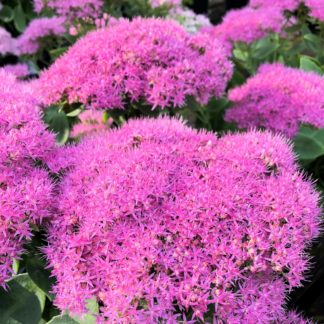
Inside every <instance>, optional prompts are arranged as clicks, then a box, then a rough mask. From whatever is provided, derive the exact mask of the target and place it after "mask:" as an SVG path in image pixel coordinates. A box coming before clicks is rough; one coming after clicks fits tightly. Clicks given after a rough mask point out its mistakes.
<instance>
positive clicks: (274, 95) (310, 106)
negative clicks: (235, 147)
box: [226, 64, 324, 137]
mask: <svg viewBox="0 0 324 324" xmlns="http://www.w3.org/2000/svg"><path fill="white" fill-rule="evenodd" d="M323 92H324V78H323V76H320V75H318V74H316V73H314V72H305V71H302V70H300V69H294V68H289V67H285V66H283V65H282V64H265V65H263V66H262V67H260V69H259V72H258V73H257V74H256V75H255V76H253V77H251V78H250V79H249V80H248V81H247V82H246V83H245V84H243V85H242V86H241V87H238V88H235V89H233V90H231V91H230V93H229V98H230V100H231V101H233V102H234V106H233V107H232V108H231V109H230V110H229V111H228V112H227V115H226V119H227V120H228V121H231V122H236V123H237V124H238V126H239V127H241V128H249V127H263V128H268V129H271V130H273V131H278V132H281V133H283V134H285V135H287V136H289V137H293V136H294V135H295V134H296V133H297V132H298V129H299V126H300V124H302V123H304V124H310V125H313V126H314V127H318V128H321V127H324V109H323V107H324V97H323Z"/></svg>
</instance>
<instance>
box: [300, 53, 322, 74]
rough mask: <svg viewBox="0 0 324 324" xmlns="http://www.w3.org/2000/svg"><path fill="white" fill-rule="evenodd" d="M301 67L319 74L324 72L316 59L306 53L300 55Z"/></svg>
mask: <svg viewBox="0 0 324 324" xmlns="http://www.w3.org/2000/svg"><path fill="white" fill-rule="evenodd" d="M299 67H300V68H301V69H303V70H304V71H312V72H316V73H319V74H322V73H323V71H322V69H321V67H320V66H319V65H318V64H317V63H316V62H315V60H314V59H313V58H311V57H309V56H306V55H302V56H301V57H300V63H299Z"/></svg>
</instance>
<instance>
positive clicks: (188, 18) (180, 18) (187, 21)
mask: <svg viewBox="0 0 324 324" xmlns="http://www.w3.org/2000/svg"><path fill="white" fill-rule="evenodd" d="M167 18H169V19H173V20H175V21H177V22H178V23H179V24H181V25H182V26H183V27H184V28H185V29H186V31H188V32H189V33H193V34H194V33H197V32H198V31H199V30H200V29H201V28H209V27H211V26H212V24H211V22H210V20H209V19H208V18H207V17H206V16H205V15H197V14H196V13H195V12H194V11H192V10H190V9H184V8H181V7H179V8H175V9H173V10H171V11H170V13H169V15H168V16H167Z"/></svg>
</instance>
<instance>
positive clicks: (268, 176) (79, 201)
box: [46, 118, 320, 323]
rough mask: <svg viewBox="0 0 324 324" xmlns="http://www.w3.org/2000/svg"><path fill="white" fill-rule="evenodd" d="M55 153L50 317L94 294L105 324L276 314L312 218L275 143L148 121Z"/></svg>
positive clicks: (306, 191)
mask: <svg viewBox="0 0 324 324" xmlns="http://www.w3.org/2000/svg"><path fill="white" fill-rule="evenodd" d="M67 150H68V152H64V153H63V155H64V156H66V157H68V163H67V165H69V166H70V167H69V168H68V170H67V171H66V172H67V173H66V177H65V179H64V180H63V182H62V183H61V190H60V193H59V195H58V197H57V201H58V215H57V217H56V218H55V219H54V220H53V222H52V225H51V228H50V230H49V246H48V247H47V248H46V253H47V257H48V259H49V262H50V265H51V266H52V267H53V274H54V275H55V276H56V278H57V284H56V285H55V287H54V292H55V293H56V300H55V303H56V305H57V306H58V307H59V308H60V309H62V310H66V309H68V310H70V311H71V312H76V313H82V312H84V311H85V300H87V299H92V298H95V299H96V300H97V302H99V304H100V305H101V315H100V317H101V320H102V319H104V320H106V321H108V322H111V323H113V322H125V323H126V322H127V323H129V322H135V323H147V322H150V323H153V322H159V321H163V320H170V321H171V322H172V320H176V319H177V320H191V319H197V318H200V319H203V315H204V314H205V313H207V311H208V309H210V310H211V309H214V310H215V311H214V314H215V315H214V316H215V317H214V319H215V320H216V319H217V320H218V321H224V322H226V323H245V322H246V321H247V320H248V321H250V320H251V319H255V321H257V322H258V323H269V322H272V321H273V322H275V321H277V320H278V319H280V318H283V315H284V308H283V305H284V300H285V293H286V290H287V289H289V288H292V287H296V286H298V285H300V282H301V280H302V279H303V272H304V270H305V269H307V265H308V257H307V255H306V254H304V249H305V247H306V246H307V244H308V243H309V242H310V241H311V240H312V239H313V238H314V237H316V236H317V234H318V231H319V228H318V226H319V213H320V211H319V208H318V195H317V193H315V191H314V189H313V186H312V183H310V182H309V181H307V180H305V179H304V177H303V176H302V175H301V174H300V173H299V172H298V168H297V166H296V165H295V162H294V155H293V153H292V151H291V148H290V146H289V145H287V143H286V141H285V140H284V139H283V138H281V137H279V136H274V135H271V134H270V133H260V132H250V133H247V134H237V135H227V136H224V137H223V138H222V139H217V138H216V137H215V136H214V135H213V134H211V133H206V132H197V131H195V130H193V129H191V128H188V127H186V126H184V125H183V123H181V122H180V121H178V120H172V119H165V118H164V119H163V118H160V119H157V120H145V119H144V120H132V121H130V122H129V123H128V124H126V125H124V126H123V127H122V128H121V129H119V130H111V131H107V132H105V133H101V134H100V136H99V135H98V136H91V137H87V138H85V139H84V140H83V142H82V143H81V144H80V145H79V146H76V147H68V148H67ZM253 322H254V321H252V322H251V323H253Z"/></svg>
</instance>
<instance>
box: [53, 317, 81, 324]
mask: <svg viewBox="0 0 324 324" xmlns="http://www.w3.org/2000/svg"><path fill="white" fill-rule="evenodd" d="M47 324H78V322H76V321H75V320H74V319H73V318H71V317H70V316H69V315H59V316H55V317H53V318H52V319H51V320H50V321H49V322H47Z"/></svg>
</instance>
